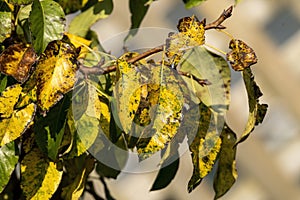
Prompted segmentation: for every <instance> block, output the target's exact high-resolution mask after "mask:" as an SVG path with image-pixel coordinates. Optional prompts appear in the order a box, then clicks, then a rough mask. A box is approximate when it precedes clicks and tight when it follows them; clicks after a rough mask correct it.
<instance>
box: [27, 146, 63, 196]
mask: <svg viewBox="0 0 300 200" xmlns="http://www.w3.org/2000/svg"><path fill="white" fill-rule="evenodd" d="M62 174H63V171H59V170H58V169H57V165H56V163H54V162H51V161H49V160H47V159H45V158H44V157H43V154H42V152H41V151H40V150H39V149H38V148H34V149H32V150H31V151H30V152H29V153H28V154H26V155H25V157H24V159H23V160H22V162H21V188H22V190H23V192H24V195H25V196H26V199H31V200H35V199H36V200H40V199H50V198H51V197H52V196H53V194H54V193H55V191H56V189H57V188H58V186H59V184H60V181H61V178H62Z"/></svg>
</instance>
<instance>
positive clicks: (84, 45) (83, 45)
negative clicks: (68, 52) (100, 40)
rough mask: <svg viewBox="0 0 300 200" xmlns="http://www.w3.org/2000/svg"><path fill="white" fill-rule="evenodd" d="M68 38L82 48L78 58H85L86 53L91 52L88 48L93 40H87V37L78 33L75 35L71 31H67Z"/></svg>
mask: <svg viewBox="0 0 300 200" xmlns="http://www.w3.org/2000/svg"><path fill="white" fill-rule="evenodd" d="M66 35H67V36H68V38H69V39H70V42H71V43H72V44H73V45H74V46H75V47H76V48H80V52H79V56H78V58H85V56H86V54H87V53H89V52H90V50H89V49H88V48H87V47H88V46H89V45H90V44H91V42H92V41H90V40H87V39H85V38H82V37H80V36H77V35H73V34H71V33H66Z"/></svg>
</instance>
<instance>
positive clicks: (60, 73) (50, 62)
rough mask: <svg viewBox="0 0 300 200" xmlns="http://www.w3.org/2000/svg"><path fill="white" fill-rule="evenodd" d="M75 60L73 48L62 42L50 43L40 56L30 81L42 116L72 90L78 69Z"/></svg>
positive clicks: (75, 55) (75, 54)
mask: <svg viewBox="0 0 300 200" xmlns="http://www.w3.org/2000/svg"><path fill="white" fill-rule="evenodd" d="M76 58H77V53H76V49H75V47H74V46H73V45H71V44H68V43H65V42H62V41H55V42H52V43H50V44H49V45H48V47H47V48H46V50H45V52H44V53H43V54H42V55H41V58H40V59H39V62H38V64H37V66H36V70H35V72H34V74H33V78H32V79H31V80H30V81H33V82H35V84H36V86H37V102H38V106H39V108H40V111H41V112H42V114H44V115H45V114H46V113H47V112H48V111H49V109H50V108H51V107H52V106H54V105H55V104H56V103H57V102H58V101H59V100H60V99H61V98H62V97H63V95H64V94H66V93H67V92H69V91H70V90H71V89H72V88H73V86H74V84H75V80H76V71H77V68H78V65H77V59H76ZM29 85H30V84H29Z"/></svg>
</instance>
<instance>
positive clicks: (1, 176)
mask: <svg viewBox="0 0 300 200" xmlns="http://www.w3.org/2000/svg"><path fill="white" fill-rule="evenodd" d="M18 160H19V156H18V155H17V152H16V149H15V143H14V142H11V143H8V144H6V145H4V146H2V147H1V148H0V193H1V192H2V191H3V189H4V188H5V186H6V185H7V183H8V181H9V179H10V176H11V174H12V172H13V171H14V169H15V166H16V164H17V163H18Z"/></svg>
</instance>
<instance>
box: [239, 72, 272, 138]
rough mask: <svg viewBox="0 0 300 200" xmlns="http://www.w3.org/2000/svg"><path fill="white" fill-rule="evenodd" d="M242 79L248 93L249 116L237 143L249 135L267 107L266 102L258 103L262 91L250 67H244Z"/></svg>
mask: <svg viewBox="0 0 300 200" xmlns="http://www.w3.org/2000/svg"><path fill="white" fill-rule="evenodd" d="M243 79H244V83H245V86H246V90H247V95H248V104H249V116H248V122H247V125H246V128H245V130H244V132H243V134H242V136H241V137H240V138H239V140H238V141H237V144H238V143H241V142H243V141H245V140H246V139H247V138H248V137H249V135H250V133H251V132H252V131H253V130H254V127H255V126H256V125H258V124H260V123H261V122H262V121H263V119H264V117H265V115H266V113H267V109H268V105H267V104H260V103H259V98H260V97H261V96H262V92H261V91H260V89H259V87H258V85H257V84H256V82H255V81H254V76H253V74H252V71H251V69H250V68H246V69H244V71H243Z"/></svg>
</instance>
